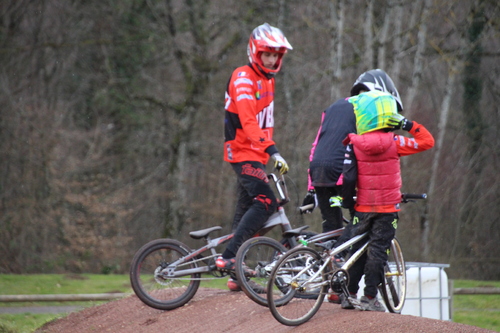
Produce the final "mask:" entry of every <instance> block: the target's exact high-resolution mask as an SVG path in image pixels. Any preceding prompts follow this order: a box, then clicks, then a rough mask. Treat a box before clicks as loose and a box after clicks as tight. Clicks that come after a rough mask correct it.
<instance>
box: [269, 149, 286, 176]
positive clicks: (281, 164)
mask: <svg viewBox="0 0 500 333" xmlns="http://www.w3.org/2000/svg"><path fill="white" fill-rule="evenodd" d="M271 157H272V158H273V161H274V168H275V169H276V170H278V172H279V173H280V175H284V174H285V173H287V172H288V164H287V163H286V161H285V159H284V158H283V157H281V155H280V154H279V153H276V154H273V156H271Z"/></svg>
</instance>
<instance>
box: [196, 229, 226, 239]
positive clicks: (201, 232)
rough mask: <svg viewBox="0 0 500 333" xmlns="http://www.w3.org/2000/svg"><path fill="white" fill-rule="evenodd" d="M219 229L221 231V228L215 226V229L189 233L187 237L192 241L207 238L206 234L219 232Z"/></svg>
mask: <svg viewBox="0 0 500 333" xmlns="http://www.w3.org/2000/svg"><path fill="white" fill-rule="evenodd" d="M221 229H222V227H220V226H217V227H211V228H207V229H202V230H197V231H191V232H190V233H189V236H191V237H192V238H194V239H200V238H204V237H207V236H208V234H209V233H211V232H212V231H215V230H221Z"/></svg>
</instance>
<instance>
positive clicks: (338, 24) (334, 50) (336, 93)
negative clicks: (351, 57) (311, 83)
mask: <svg viewBox="0 0 500 333" xmlns="http://www.w3.org/2000/svg"><path fill="white" fill-rule="evenodd" d="M330 13H331V14H330V18H331V25H330V27H331V41H332V43H331V49H330V55H331V56H330V64H331V71H332V80H331V90H330V100H331V101H335V100H336V99H338V98H340V96H341V94H340V80H341V79H342V53H343V52H344V44H343V40H342V37H343V35H344V21H345V0H334V1H332V2H330Z"/></svg>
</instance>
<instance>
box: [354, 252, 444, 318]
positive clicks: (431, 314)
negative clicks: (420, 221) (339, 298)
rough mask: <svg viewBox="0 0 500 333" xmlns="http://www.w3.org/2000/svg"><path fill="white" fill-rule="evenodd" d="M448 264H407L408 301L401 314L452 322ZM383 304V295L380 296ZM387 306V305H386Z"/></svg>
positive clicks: (362, 281) (360, 288) (361, 290)
mask: <svg viewBox="0 0 500 333" xmlns="http://www.w3.org/2000/svg"><path fill="white" fill-rule="evenodd" d="M446 267H449V265H446V264H432V263H420V262H407V263H406V280H407V281H406V301H405V304H404V306H403V310H402V311H401V314H405V315H412V316H418V317H426V318H432V319H441V320H451V318H450V300H451V297H450V294H449V290H448V289H449V288H448V276H447V275H446V272H445V271H444V268H446ZM364 287H365V282H364V276H363V278H362V279H361V281H360V283H359V291H358V298H359V297H360V295H363V288H364ZM378 298H379V301H380V302H382V304H384V303H383V300H382V295H380V292H379V295H378ZM384 305H385V304H384Z"/></svg>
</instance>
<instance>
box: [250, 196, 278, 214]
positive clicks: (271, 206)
mask: <svg viewBox="0 0 500 333" xmlns="http://www.w3.org/2000/svg"><path fill="white" fill-rule="evenodd" d="M253 201H254V204H259V205H261V206H262V207H264V209H265V210H266V212H268V213H269V215H271V214H272V213H274V212H275V211H276V209H277V208H278V203H277V202H276V200H272V199H270V198H268V197H267V196H265V195H264V194H259V195H258V196H256V197H255V198H253Z"/></svg>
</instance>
